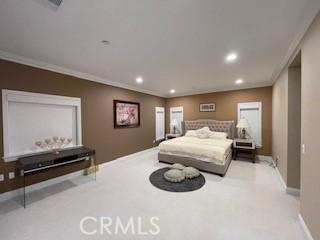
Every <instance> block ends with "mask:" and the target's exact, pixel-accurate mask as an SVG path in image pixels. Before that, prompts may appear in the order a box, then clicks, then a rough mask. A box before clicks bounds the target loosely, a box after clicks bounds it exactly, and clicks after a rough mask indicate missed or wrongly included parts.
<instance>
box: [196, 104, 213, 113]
mask: <svg viewBox="0 0 320 240" xmlns="http://www.w3.org/2000/svg"><path fill="white" fill-rule="evenodd" d="M215 111H216V104H215V103H200V112H215Z"/></svg>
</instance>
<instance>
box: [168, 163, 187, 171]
mask: <svg viewBox="0 0 320 240" xmlns="http://www.w3.org/2000/svg"><path fill="white" fill-rule="evenodd" d="M169 168H171V169H178V170H182V169H184V168H185V166H183V165H182V164H180V163H174V164H172V165H171V166H169Z"/></svg>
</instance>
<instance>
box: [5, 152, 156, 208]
mask: <svg viewBox="0 0 320 240" xmlns="http://www.w3.org/2000/svg"><path fill="white" fill-rule="evenodd" d="M156 149H157V147H153V148H149V149H146V150H143V151H140V152H136V153H133V154H130V155H127V156H124V157H120V158H117V159H115V160H112V161H109V162H106V163H102V164H100V165H99V167H100V169H103V168H104V167H106V166H109V165H111V164H115V163H119V161H124V160H128V159H130V158H132V157H136V156H139V155H141V154H145V153H148V152H152V151H154V150H156ZM83 174H84V170H81V171H77V172H73V173H70V174H66V175H63V176H60V177H56V178H52V179H49V180H46V181H43V182H40V183H36V184H33V185H31V186H28V192H32V191H36V190H40V189H42V188H45V187H48V186H51V185H54V184H57V183H60V182H63V181H66V180H70V179H73V178H76V177H79V176H82V175H83ZM18 194H19V189H16V190H12V191H9V192H5V193H2V194H0V202H3V201H8V200H10V199H13V198H15V197H17V196H18Z"/></svg>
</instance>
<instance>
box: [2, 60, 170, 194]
mask: <svg viewBox="0 0 320 240" xmlns="http://www.w3.org/2000/svg"><path fill="white" fill-rule="evenodd" d="M0 89H10V90H21V91H30V92H37V93H46V94H55V95H63V96H72V97H80V98H81V100H82V131H83V144H84V145H85V146H88V147H91V148H94V149H96V151H97V160H98V162H99V163H102V162H107V161H110V160H113V159H116V158H117V157H120V156H124V155H127V154H130V153H134V152H137V151H141V150H144V149H147V148H150V147H152V146H153V139H155V112H154V111H155V107H156V106H165V99H163V98H160V97H155V96H151V95H148V94H143V93H139V92H135V91H129V90H125V89H121V88H117V87H112V86H108V85H104V84H99V83H95V82H91V81H86V80H82V79H79V78H75V77H71V76H67V75H63V74H59V73H54V72H50V71H46V70H41V69H37V68H33V67H29V66H25V65H20V64H16V63H12V62H8V61H4V60H0ZM113 99H120V100H129V101H135V102H140V107H141V126H140V127H139V128H131V129H114V128H113ZM0 101H1V100H0ZM1 107H2V103H1V102H0V111H1V112H2V110H1ZM0 136H1V137H0V155H1V156H3V143H2V118H1V120H0ZM14 169H15V163H4V161H3V160H2V159H1V160H0V173H4V174H5V181H4V182H0V193H1V192H5V191H9V190H12V189H14V188H15V187H16V186H17V182H16V181H14V180H8V172H9V171H14ZM74 170H76V169H75V168H74V169H67V168H65V169H62V170H61V171H58V172H53V173H52V174H51V175H50V176H42V177H41V176H39V180H40V179H47V178H50V177H53V176H58V175H61V174H63V173H65V172H71V171H74Z"/></svg>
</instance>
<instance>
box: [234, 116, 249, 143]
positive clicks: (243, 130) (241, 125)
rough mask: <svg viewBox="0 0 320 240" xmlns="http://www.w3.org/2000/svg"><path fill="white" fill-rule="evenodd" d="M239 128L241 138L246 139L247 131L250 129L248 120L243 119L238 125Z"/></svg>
mask: <svg viewBox="0 0 320 240" xmlns="http://www.w3.org/2000/svg"><path fill="white" fill-rule="evenodd" d="M237 128H238V129H239V130H240V138H241V139H246V135H247V133H246V129H248V128H250V125H249V122H248V120H247V119H245V118H241V119H240V120H239V122H238V124H237Z"/></svg>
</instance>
